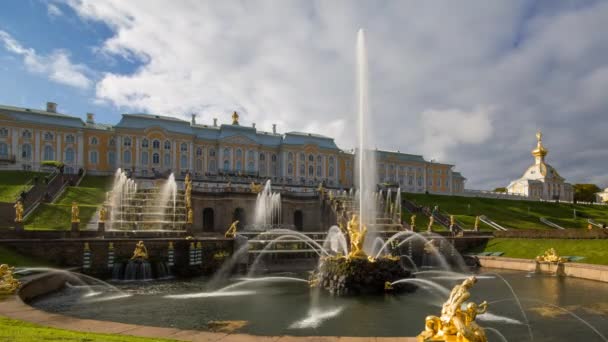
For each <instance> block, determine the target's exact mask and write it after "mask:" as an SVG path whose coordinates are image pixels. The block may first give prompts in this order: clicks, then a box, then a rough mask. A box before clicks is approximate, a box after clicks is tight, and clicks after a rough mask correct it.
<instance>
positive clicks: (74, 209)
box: [72, 201, 80, 223]
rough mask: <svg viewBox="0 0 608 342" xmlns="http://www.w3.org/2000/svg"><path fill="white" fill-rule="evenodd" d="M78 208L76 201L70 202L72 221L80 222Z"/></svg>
mask: <svg viewBox="0 0 608 342" xmlns="http://www.w3.org/2000/svg"><path fill="white" fill-rule="evenodd" d="M79 216H80V209H79V208H78V203H76V201H74V202H72V223H79V222H80V217H79Z"/></svg>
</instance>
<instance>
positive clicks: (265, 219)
mask: <svg viewBox="0 0 608 342" xmlns="http://www.w3.org/2000/svg"><path fill="white" fill-rule="evenodd" d="M280 220H281V194H280V193H278V192H277V193H273V192H272V186H271V184H270V179H269V180H267V181H266V184H265V185H264V190H262V191H261V192H260V193H259V194H258V197H257V199H256V201H255V213H254V221H253V222H254V227H255V228H256V229H269V228H272V225H273V224H280Z"/></svg>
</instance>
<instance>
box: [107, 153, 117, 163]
mask: <svg viewBox="0 0 608 342" xmlns="http://www.w3.org/2000/svg"><path fill="white" fill-rule="evenodd" d="M108 163H109V164H110V166H111V167H115V166H116V152H114V151H110V152H108Z"/></svg>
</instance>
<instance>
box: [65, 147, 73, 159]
mask: <svg viewBox="0 0 608 342" xmlns="http://www.w3.org/2000/svg"><path fill="white" fill-rule="evenodd" d="M65 161H66V162H68V163H72V162H73V161H74V149H73V148H71V147H70V148H67V149H66V150H65Z"/></svg>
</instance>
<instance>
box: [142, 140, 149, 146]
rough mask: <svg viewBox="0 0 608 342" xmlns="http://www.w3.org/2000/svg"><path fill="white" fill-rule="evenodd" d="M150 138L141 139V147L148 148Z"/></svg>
mask: <svg viewBox="0 0 608 342" xmlns="http://www.w3.org/2000/svg"><path fill="white" fill-rule="evenodd" d="M148 146H149V145H148V139H144V140H142V141H141V147H142V148H148Z"/></svg>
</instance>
